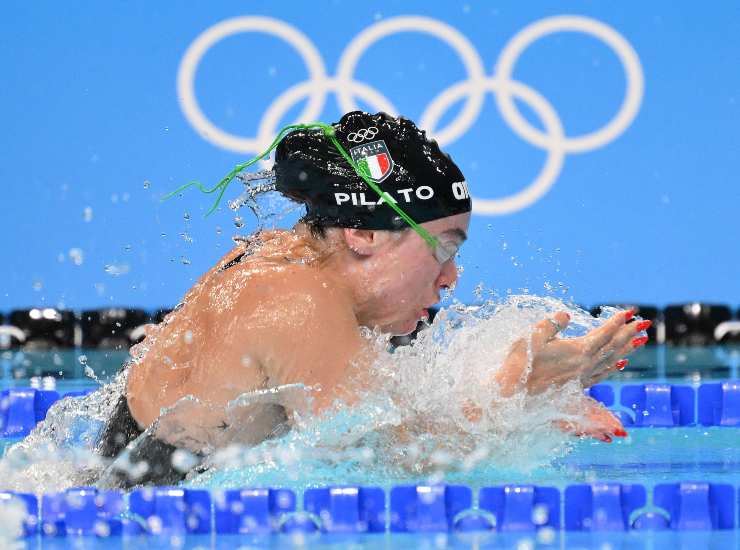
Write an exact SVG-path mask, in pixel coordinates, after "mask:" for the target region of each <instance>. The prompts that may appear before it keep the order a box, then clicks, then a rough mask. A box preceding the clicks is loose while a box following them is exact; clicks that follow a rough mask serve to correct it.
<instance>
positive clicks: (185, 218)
mask: <svg viewBox="0 0 740 550" xmlns="http://www.w3.org/2000/svg"><path fill="white" fill-rule="evenodd" d="M182 219H183V220H185V221H186V222H189V221H190V212H185V214H184V215H183V217H182Z"/></svg>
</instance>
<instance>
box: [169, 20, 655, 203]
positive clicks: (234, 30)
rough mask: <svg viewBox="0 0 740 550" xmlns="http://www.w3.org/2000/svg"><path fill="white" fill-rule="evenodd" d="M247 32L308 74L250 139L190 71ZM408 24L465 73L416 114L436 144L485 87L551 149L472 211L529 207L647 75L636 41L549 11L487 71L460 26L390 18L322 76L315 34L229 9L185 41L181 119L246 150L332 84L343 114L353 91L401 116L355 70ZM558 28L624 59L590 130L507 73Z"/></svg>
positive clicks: (602, 140) (309, 111)
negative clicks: (523, 182)
mask: <svg viewBox="0 0 740 550" xmlns="http://www.w3.org/2000/svg"><path fill="white" fill-rule="evenodd" d="M245 32H261V33H266V34H270V35H272V36H276V37H278V38H280V39H282V40H284V41H285V42H287V43H288V44H289V45H291V46H292V47H293V48H294V49H295V50H296V52H297V53H298V54H299V55H300V56H301V58H302V59H303V62H304V64H305V65H306V68H307V70H308V79H307V80H305V81H304V82H301V83H299V84H296V85H294V86H292V87H290V88H288V89H287V90H285V91H284V92H283V93H282V94H280V95H279V96H277V98H276V99H275V100H274V101H273V102H272V104H270V106H269V107H268V108H267V109H266V111H265V112H264V114H263V116H262V118H261V120H260V123H259V127H258V131H257V136H255V137H251V138H250V137H244V136H238V135H234V134H231V133H229V132H226V131H225V130H223V129H221V128H219V127H218V126H216V125H215V124H213V123H212V122H211V121H210V119H208V117H207V116H206V115H205V114H204V113H203V111H202V110H201V109H200V106H199V105H198V101H197V99H196V97H195V74H196V71H197V68H198V64H199V63H200V61H201V59H202V58H203V56H204V55H205V53H206V52H207V51H208V50H209V49H210V48H211V47H213V46H214V45H215V44H216V43H218V42H219V41H221V40H223V39H224V38H227V37H229V36H232V35H234V34H239V33H245ZM405 32H417V33H425V34H428V35H431V36H433V37H435V38H437V39H439V40H441V41H442V42H444V43H446V44H447V45H448V46H450V47H451V48H452V49H453V50H454V51H455V53H456V54H457V56H458V57H459V58H460V61H461V63H462V64H463V65H464V67H465V70H466V71H467V75H468V76H467V79H466V80H464V81H461V82H457V83H455V84H452V85H451V86H450V87H448V88H446V89H445V90H443V91H442V92H441V93H440V94H439V95H437V97H435V98H434V99H432V101H431V102H430V103H429V104H428V105H427V107H426V108H425V109H424V111H423V113H422V115H421V117H420V118H419V126H420V127H421V128H424V129H425V130H427V132H428V133H429V134H430V135H432V136H434V137H435V139H437V141H438V142H439V144H440V146H442V147H444V146H446V145H449V144H451V143H453V142H454V141H456V140H457V139H459V138H460V137H461V136H462V135H464V134H465V132H467V131H468V130H469V129H470V128H471V126H472V125H473V124H474V123H475V121H476V120H477V118H478V115H479V114H480V111H481V108H482V106H483V101H484V99H485V95H486V93H488V92H491V93H492V94H493V95H494V97H495V99H496V105H497V106H498V109H499V111H500V112H501V115H502V117H503V118H504V120H505V121H506V123H507V124H508V125H509V127H510V128H511V129H512V130H513V131H514V132H515V133H516V134H517V135H518V136H519V137H521V138H522V139H523V140H525V141H526V142H527V143H529V144H531V145H533V146H535V147H537V148H539V149H542V150H544V151H545V152H546V153H547V158H546V160H545V163H544V165H543V167H542V169H541V170H540V173H539V174H538V175H537V176H536V177H535V179H534V180H533V181H532V182H531V183H530V184H529V185H528V186H526V187H525V188H524V189H522V190H520V191H518V192H516V193H514V194H512V195H510V196H508V197H503V198H500V199H483V198H474V199H473V211H474V212H476V213H478V214H484V215H500V214H509V213H512V212H516V211H518V210H522V209H523V208H526V207H528V206H530V205H531V204H533V203H534V202H536V201H537V200H538V199H540V198H541V197H542V196H543V195H544V194H545V193H547V191H548V190H549V189H550V187H552V185H553V184H554V183H555V180H556V179H557V177H558V175H559V174H560V171H561V169H562V167H563V163H564V161H565V155H566V154H568V153H585V152H588V151H592V150H594V149H597V148H599V147H603V146H605V145H606V144H608V143H610V142H611V141H613V140H615V139H616V138H617V137H618V136H619V135H621V134H622V133H623V132H624V131H625V130H626V129H627V128H628V127H629V126H630V124H631V123H632V121H633V120H634V119H635V116H637V113H638V112H639V110H640V104H641V102H642V97H643V92H644V76H643V71H642V65H641V64H640V59H639V57H638V56H637V53H636V52H635V50H634V48H632V46H631V44H630V43H629V42H628V41H627V40H626V39H625V38H624V37H623V36H622V35H620V34H619V33H618V32H617V31H615V30H614V29H613V28H611V27H610V26H608V25H606V24H605V23H602V22H600V21H597V20H595V19H591V18H588V17H582V16H574V15H561V16H554V17H547V18H544V19H541V20H539V21H535V22H534V23H531V24H530V25H527V26H526V27H524V28H523V29H522V30H521V31H519V32H518V33H517V34H516V35H515V36H514V37H513V38H511V40H509V42H508V43H507V44H506V45H505V46H504V49H503V50H502V51H501V54H500V55H499V58H498V60H497V62H496V64H495V67H494V70H493V73H492V74H491V75H490V76H489V75H486V73H485V68H484V64H483V60H482V59H481V57H480V55H479V54H478V51H477V50H476V49H475V48H474V47H473V45H472V44H471V43H470V41H469V40H468V39H467V38H466V37H465V36H464V35H463V34H462V33H460V31H458V30H457V29H455V28H453V27H451V26H450V25H448V24H446V23H443V22H441V21H438V20H436V19H432V18H429V17H422V16H401V17H393V18H389V19H386V20H384V21H380V22H378V23H375V24H373V25H370V26H369V27H367V28H366V29H364V30H363V31H362V32H360V33H359V34H358V35H357V36H356V37H355V38H354V39H352V41H351V42H350V43H349V44H348V45H347V47H346V48H345V49H344V51H343V52H342V55H341V56H340V59H339V63H338V65H337V73H336V76H335V77H330V76H329V75H328V73H327V71H326V67H325V66H324V61H323V59H322V57H321V54H320V53H319V51H318V50H317V49H316V47H315V46H314V44H313V43H312V42H311V40H310V39H309V38H308V37H306V35H304V34H303V33H302V32H301V31H299V30H298V29H296V28H295V27H293V26H292V25H289V24H288V23H285V22H284V21H280V20H278V19H274V18H270V17H262V16H244V17H235V18H232V19H227V20H224V21H221V22H219V23H217V24H215V25H213V26H212V27H210V28H209V29H206V30H205V31H204V32H203V33H202V34H200V35H199V36H198V37H197V38H196V39H195V40H194V41H193V43H192V44H191V45H190V46H189V47H188V49H187V51H186V52H185V55H184V56H183V58H182V60H181V62H180V67H179V70H178V74H177V92H178V98H179V100H180V105H181V107H182V110H183V113H184V114H185V117H186V118H187V120H188V121H189V122H190V124H191V125H192V126H193V127H194V128H195V129H196V130H197V131H198V132H199V134H200V135H201V136H202V137H203V138H204V139H206V140H208V141H209V142H211V143H213V144H214V145H217V146H219V147H222V148H224V149H228V150H230V151H235V152H239V153H246V154H256V153H259V152H261V151H262V150H264V149H265V148H266V147H267V146H268V145H269V144H270V142H271V141H272V139H273V138H274V136H275V133H276V132H277V130H278V125H279V124H280V121H281V120H282V118H283V116H285V113H286V112H287V111H288V110H289V109H290V108H291V107H293V106H294V105H295V104H296V103H297V102H299V101H301V100H303V99H308V101H307V102H306V106H305V107H304V109H303V110H302V111H301V113H300V114H299V115H298V119H297V120H296V121H294V122H306V121H312V120H318V119H320V115H321V112H322V111H323V109H324V104H325V102H326V98H327V95H328V94H329V93H330V92H333V93H335V94H336V96H337V100H338V102H339V106H340V108H341V109H342V111H344V112H347V111H354V110H357V109H359V107H358V105H357V103H356V99H357V98H360V99H361V100H362V101H364V102H365V103H367V104H369V105H372V106H373V107H374V108H375V109H376V110H378V111H386V112H388V113H390V114H393V115H397V114H398V111H397V109H396V108H395V107H394V106H393V104H392V103H391V101H390V100H389V99H388V98H386V97H385V96H384V95H383V94H381V93H380V92H379V91H378V90H376V89H375V88H373V87H371V86H369V85H368V84H366V83H363V82H360V81H358V80H355V77H354V73H355V68H356V66H357V63H358V62H359V60H360V58H361V57H362V55H363V54H364V53H365V52H366V51H367V49H368V48H369V47H370V46H372V45H373V44H374V43H375V42H377V41H378V40H381V39H382V38H385V37H387V36H390V35H394V34H398V33H405ZM556 32H581V33H585V34H589V35H591V36H593V37H595V38H597V39H600V40H602V41H603V42H604V43H605V44H606V45H607V46H609V47H610V48H611V49H612V50H613V51H614V52H615V54H616V55H617V57H618V58H619V60H620V62H621V63H622V66H623V67H624V71H625V77H626V92H625V96H624V100H623V101H622V104H621V105H620V108H619V110H618V111H617V113H616V114H615V115H614V117H613V118H612V119H611V120H610V121H608V122H607V123H606V124H605V125H604V126H602V127H601V128H599V129H597V130H595V131H593V132H591V133H588V134H584V135H580V136H566V135H565V131H564V129H563V124H562V122H561V120H560V117H559V116H558V114H557V112H556V111H555V109H554V108H553V106H552V105H551V104H550V102H549V101H547V100H546V99H545V98H544V97H543V96H542V95H541V94H540V93H538V92H537V91H536V90H534V89H533V88H531V87H529V86H527V85H526V84H524V83H522V82H519V81H516V80H512V73H513V70H514V66H515V65H516V62H517V60H518V59H519V57H520V56H521V55H522V53H523V52H524V51H525V50H526V49H527V48H528V47H529V46H530V45H531V44H532V43H534V42H536V41H537V40H539V39H540V38H542V37H544V36H547V35H549V34H553V33H556ZM514 98H517V99H519V100H520V101H523V102H525V103H526V104H527V105H528V106H529V107H530V108H531V109H532V110H533V111H534V113H536V114H537V116H538V117H539V118H540V119H541V121H542V125H543V127H544V131H541V130H539V129H537V128H535V127H533V126H532V125H531V124H530V123H529V122H528V121H527V120H526V119H525V118H524V117H523V116H522V115H521V113H520V112H519V110H518V109H517V107H516V104H515V102H514ZM461 99H465V103H464V105H463V108H462V109H461V110H460V112H459V114H458V115H457V116H456V117H455V118H454V119H453V120H452V121H451V122H450V123H449V124H448V125H447V126H445V127H444V128H437V124H438V123H439V120H440V119H441V118H442V116H443V115H444V113H445V112H446V110H447V109H448V108H450V107H451V106H452V105H453V104H455V103H456V102H457V101H459V100H461ZM373 130H374V133H373ZM376 133H377V128H374V127H371V128H366V129H363V130H360V131H358V132H356V133H353V134H350V141H353V142H354V143H361V142H363V141H365V140H366V139H372V137H374V135H375V134H376ZM371 134H372V135H371Z"/></svg>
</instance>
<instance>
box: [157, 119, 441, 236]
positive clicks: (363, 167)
mask: <svg viewBox="0 0 740 550" xmlns="http://www.w3.org/2000/svg"><path fill="white" fill-rule="evenodd" d="M313 128H320V129H321V130H322V132H323V133H324V135H325V136H326V137H327V138H329V140H330V141H331V142H332V144H333V145H334V147H336V148H337V151H339V153H340V154H341V155H342V157H344V160H346V161H347V162H348V163H349V165H350V166H351V167H352V168H353V169H354V171H355V172H357V175H358V176H360V177H361V178H362V179H363V181H364V182H365V183H366V184H367V185H368V187H370V189H372V190H373V191H375V193H377V194H378V196H379V197H380V198H382V199H383V201H384V202H385V203H386V204H387V205H389V206H390V207H391V208H393V210H395V211H396V213H397V214H398V215H399V216H400V217H401V219H402V220H403V221H405V222H406V223H407V224H408V225H409V227H411V229H413V230H414V231H416V233H418V235H419V236H420V237H421V238H422V239H424V241H426V243H427V244H428V245H429V246H430V247H432V249H435V248H436V247H437V245H438V244H439V241H438V240H437V238H436V237H435V236H434V235H432V234H430V233H429V232H428V231H427V230H426V229H424V228H423V227H422V226H421V225H419V224H418V223H416V222H415V221H414V219H413V218H412V217H411V216H409V215H408V214H407V213H406V212H404V210H403V209H402V208H401V207H400V206H398V204H397V203H396V201H395V199H393V197H391V196H390V195H389V194H388V193H386V192H385V191H383V190H382V189H381V188H380V187H378V185H377V184H376V183H375V182H374V181H372V179H370V169H369V168H368V165H367V161H366V160H365V159H362V160H361V161H360V162H359V164H358V163H356V162H355V161H354V160H353V159H352V157H350V156H349V154H348V153H347V151H346V150H345V149H344V147H342V144H341V143H339V140H337V138H336V132H335V131H334V128H333V127H332V126H331V125H329V124H324V123H323V122H311V123H308V124H289V125H288V126H285V127H283V128H282V129H281V130H280V132H278V135H277V137H276V138H275V139H274V140H273V142H272V143H271V144H270V146H269V147H268V148H267V149H266V150H265V151H264V152H262V153H260V154H259V155H257V156H256V157H254V158H252V159H250V160H248V161H246V162H243V163H241V164H237V165H236V166H235V167H234V169H233V170H232V171H231V172H229V173H228V174H226V176H224V177H223V178H222V179H221V181H220V182H218V183H217V184H216V185H215V186H214V187H213V188H212V189H206V188H205V187H203V185H201V183H200V182H198V181H191V182H190V183H186V184H185V185H182V186H180V187H178V188H177V189H175V190H174V191H172V192H171V193H168V194H167V195H165V196H164V197H162V200H167V199H169V198H172V197H174V196H175V195H177V194H178V193H180V192H181V191H184V190H185V189H187V188H188V187H192V186H193V185H195V186H196V187H198V189H200V190H201V192H203V193H213V192H215V191H217V190H219V194H218V197H217V198H216V201H215V202H214V203H213V206H212V207H211V208H210V210H208V212H206V216H209V215H210V214H212V213H213V211H214V210H216V208H217V207H218V205H219V203H220V202H221V198H222V197H223V195H224V193H225V192H226V188H227V187H228V186H229V184H230V183H231V182H232V180H233V179H234V178H235V177H236V176H237V174H239V172H241V171H242V170H244V169H245V168H248V167H249V166H251V165H253V164H254V163H256V162H258V161H260V160H262V159H264V158H265V157H267V156H268V155H269V154H270V153H271V152H272V150H273V149H275V147H277V146H278V144H279V143H280V140H281V139H283V138H284V137H285V134H287V133H288V132H291V131H293V130H298V129H303V130H310V129H313Z"/></svg>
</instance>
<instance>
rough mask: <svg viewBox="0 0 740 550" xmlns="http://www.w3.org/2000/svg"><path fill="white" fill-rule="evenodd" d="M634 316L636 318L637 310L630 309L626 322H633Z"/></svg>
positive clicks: (625, 315) (626, 315) (625, 318)
mask: <svg viewBox="0 0 740 550" xmlns="http://www.w3.org/2000/svg"><path fill="white" fill-rule="evenodd" d="M634 316H635V310H634V309H628V310H627V312H626V313H625V314H624V322H625V323H627V322H629V321H631V320H632V318H633V317H634Z"/></svg>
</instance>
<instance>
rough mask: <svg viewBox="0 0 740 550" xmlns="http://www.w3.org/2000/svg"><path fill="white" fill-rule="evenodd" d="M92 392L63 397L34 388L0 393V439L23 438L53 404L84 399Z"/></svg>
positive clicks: (82, 391) (74, 393) (66, 394)
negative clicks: (65, 400) (67, 399)
mask: <svg viewBox="0 0 740 550" xmlns="http://www.w3.org/2000/svg"><path fill="white" fill-rule="evenodd" d="M92 391H93V390H81V391H74V392H69V393H65V394H64V395H60V394H59V392H56V391H53V390H37V389H35V388H12V389H8V390H3V391H0V437H25V436H27V435H28V434H29V433H31V430H33V429H34V428H35V427H36V424H38V423H39V422H41V421H42V420H44V419H45V418H46V414H47V413H48V412H49V409H50V408H51V406H52V405H53V404H54V403H56V402H57V401H59V400H60V399H64V398H65V397H84V396H85V395H87V394H89V393H91V392H92Z"/></svg>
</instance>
